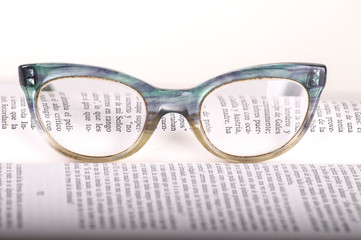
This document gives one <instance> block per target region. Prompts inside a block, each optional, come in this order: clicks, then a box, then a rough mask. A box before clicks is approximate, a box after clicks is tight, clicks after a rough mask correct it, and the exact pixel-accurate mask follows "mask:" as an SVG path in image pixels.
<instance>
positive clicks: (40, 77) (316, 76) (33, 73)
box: [19, 63, 326, 162]
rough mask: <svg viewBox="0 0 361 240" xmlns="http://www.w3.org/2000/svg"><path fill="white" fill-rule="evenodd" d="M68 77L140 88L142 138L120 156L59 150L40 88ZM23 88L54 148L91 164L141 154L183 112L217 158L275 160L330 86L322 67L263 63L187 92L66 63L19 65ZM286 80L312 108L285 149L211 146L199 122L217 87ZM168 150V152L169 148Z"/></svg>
mask: <svg viewBox="0 0 361 240" xmlns="http://www.w3.org/2000/svg"><path fill="white" fill-rule="evenodd" d="M65 77H95V78H101V79H109V80H113V81H117V82H120V83H123V84H125V85H127V86H129V87H131V88H133V89H135V90H136V91H137V92H139V94H140V95H141V96H142V97H143V99H144V101H145V103H146V108H147V116H146V122H145V126H144V128H143V131H142V133H141V134H140V137H139V138H138V140H137V141H136V142H135V143H134V144H133V145H132V146H131V147H130V148H128V149H127V150H125V151H123V152H120V153H118V154H115V155H110V156H104V157H94V156H87V155H81V154H77V153H74V152H71V151H69V150H67V149H66V148H64V147H62V146H60V145H59V144H58V143H57V142H55V140H54V139H53V138H52V137H51V136H49V134H48V133H47V131H46V130H45V128H44V127H43V125H42V124H41V121H40V116H39V113H38V110H37V98H38V95H39V92H40V90H41V88H42V87H43V86H44V85H45V84H47V83H49V82H50V81H53V80H56V79H59V78H65ZM19 78H20V85H21V87H22V89H23V91H24V93H25V95H26V99H27V103H28V107H29V110H30V113H31V116H32V117H33V119H34V120H35V124H36V126H37V128H38V129H39V130H40V132H41V133H42V134H43V135H44V136H45V137H46V139H47V140H48V141H49V142H50V144H51V145H52V146H53V147H54V148H55V149H57V150H58V151H59V152H61V153H63V154H65V155H66V156H68V157H71V158H74V159H77V160H82V161H91V162H106V161H113V160H118V159H121V158H125V157H128V156H130V155H132V154H133V153H135V152H137V151H138V150H139V149H140V148H141V147H142V146H143V145H144V144H145V143H146V142H147V141H148V139H149V138H150V136H151V135H152V133H153V132H154V130H155V129H156V127H157V125H158V122H159V121H160V119H161V118H162V117H163V116H164V115H165V114H167V113H170V112H175V113H179V114H182V115H183V116H184V117H185V118H186V119H187V120H188V122H189V124H190V127H191V128H192V130H193V132H194V134H195V135H196V137H197V138H198V140H199V141H200V142H201V143H202V145H203V146H204V147H205V148H206V149H207V150H208V151H209V152H211V153H213V154H214V155H216V156H218V157H220V158H223V159H227V160H231V161H236V162H257V161H262V160H266V159H270V158H273V157H276V156H278V155H280V154H282V153H284V152H286V151H287V150H289V149H290V148H291V147H292V146H294V145H295V144H296V143H297V142H298V141H299V140H300V139H301V137H302V136H303V135H304V134H305V133H306V131H307V129H308V127H309V125H310V123H311V120H312V117H313V115H314V113H315V110H316V107H317V104H318V101H319V98H320V94H321V92H322V90H323V88H324V86H325V83H326V67H325V66H324V65H321V64H307V63H280V64H268V65H259V66H254V67H249V68H244V69H240V70H237V71H233V72H230V73H226V74H223V75H220V76H218V77H215V78H213V79H211V80H208V81H206V82H204V83H202V84H200V85H199V86H197V87H194V88H191V89H185V90H168V89H160V88H155V87H153V86H151V85H149V84H147V83H145V82H143V81H141V80H139V79H137V78H134V77H132V76H129V75H126V74H124V73H121V72H117V71H113V70H110V69H105V68H99V67H94V66H86V65H78V64H67V63H41V64H28V65H21V66H19ZM262 78H285V79H290V80H294V81H296V82H298V83H300V84H301V85H302V86H303V87H304V88H305V89H306V90H307V93H308V98H309V105H308V111H307V115H306V117H305V120H304V121H303V124H302V126H301V127H300V129H299V130H298V131H297V132H296V134H295V135H294V136H293V138H292V139H291V140H290V141H288V142H287V143H286V144H285V145H283V146H282V147H280V148H278V149H275V150H274V151H272V152H269V153H267V154H262V155H257V156H235V155H230V154H227V153H224V152H222V151H220V150H218V149H217V148H216V147H214V146H213V145H212V143H211V142H210V141H209V140H208V138H207V137H206V134H205V132H204V130H203V128H202V124H201V122H200V108H201V105H202V102H203V100H204V98H205V97H206V96H207V95H208V94H209V93H210V92H212V91H213V90H214V89H216V88H217V87H220V86H222V85H224V84H228V83H231V82H233V81H242V80H252V79H262ZM165 151H166V149H165Z"/></svg>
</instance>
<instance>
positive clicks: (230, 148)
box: [201, 78, 309, 156]
mask: <svg viewBox="0 0 361 240" xmlns="http://www.w3.org/2000/svg"><path fill="white" fill-rule="evenodd" d="M308 103H309V98H308V94H307V91H306V89H305V88H304V87H303V86H302V85H301V84H299V83H297V82H295V81H293V80H288V79H275V78H269V79H267V78H263V79H252V80H242V81H236V82H232V83H229V84H225V85H222V86H220V87H218V88H216V89H215V90H214V91H212V92H211V93H209V94H208V95H207V96H206V97H205V99H204V101H203V103H202V106H201V125H202V127H203V130H204V132H205V134H206V136H207V138H208V140H209V141H210V142H211V143H212V144H213V145H214V147H216V148H217V149H218V150H220V151H222V152H224V153H227V154H230V155H235V156H257V155H262V154H267V153H270V152H273V151H275V150H277V149H278V148H281V147H282V146H284V145H285V144H286V143H287V142H289V141H290V140H291V139H292V138H293V137H294V136H295V134H296V133H297V131H298V130H299V129H300V128H301V126H302V124H303V121H304V120H305V117H306V114H307V110H308Z"/></svg>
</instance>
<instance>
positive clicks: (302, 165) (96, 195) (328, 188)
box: [0, 86, 361, 239]
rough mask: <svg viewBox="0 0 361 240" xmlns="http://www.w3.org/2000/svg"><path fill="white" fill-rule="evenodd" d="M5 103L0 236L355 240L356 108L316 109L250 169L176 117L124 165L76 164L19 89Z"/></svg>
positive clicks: (329, 105) (360, 222)
mask: <svg viewBox="0 0 361 240" xmlns="http://www.w3.org/2000/svg"><path fill="white" fill-rule="evenodd" d="M0 104H1V116H2V122H1V130H0V132H1V134H0V144H1V146H2V149H1V153H2V154H1V164H0V230H1V231H0V238H3V239H8V238H10V237H13V238H34V239H35V238H36V239H38V238H47V239H48V238H51V237H53V238H69V239H74V238H86V239H98V238H100V237H102V238H114V239H129V238H147V239H149V238H151V239H152V238H154V239H155V238H157V239H158V238H167V239H170V238H171V239H174V238H192V239H197V238H204V239H205V238H207V239H219V238H225V239H228V238H235V239H241V238H242V239H252V238H253V239H256V238H267V239H268V238H270V239H272V238H274V239H280V238H284V239H289V238H299V239H305V238H309V239H315V238H326V239H329V238H335V239H339V238H341V237H342V238H346V239H347V238H349V239H353V238H354V239H358V238H359V237H360V235H361V204H360V203H361V159H359V158H358V154H359V151H358V145H359V144H358V142H359V140H361V101H346V100H323V101H321V102H320V104H319V107H318V110H317V113H316V116H315V118H314V121H313V123H312V124H311V127H310V129H309V131H308V133H307V134H306V136H305V137H304V138H303V139H302V140H301V141H300V142H299V143H298V145H296V146H295V147H294V148H293V149H291V150H290V151H289V152H287V153H285V154H284V155H282V156H280V157H277V158H275V159H272V160H269V161H267V162H264V163H257V164H233V163H225V161H223V160H220V159H218V158H216V157H214V156H213V155H211V154H209V153H208V152H207V151H206V150H204V149H203V147H202V146H201V144H200V143H198V141H197V140H196V139H195V137H194V136H192V132H191V130H190V128H189V126H188V125H187V122H186V121H185V119H184V118H183V117H182V116H180V115H177V114H170V115H168V116H166V117H164V118H163V119H162V120H161V121H160V123H159V125H158V129H157V131H156V132H155V133H154V135H153V136H152V137H151V139H150V140H149V142H148V143H147V144H146V145H145V146H144V148H143V149H141V150H140V151H139V152H138V153H136V154H134V155H133V156H131V157H129V158H127V159H124V160H121V161H119V162H115V163H108V164H93V163H76V162H74V161H72V160H70V159H67V158H65V157H64V156H62V155H60V154H58V153H57V152H55V151H54V150H52V149H51V148H50V147H49V146H48V145H47V143H46V142H45V141H44V140H43V139H42V138H41V137H40V135H39V134H38V133H37V132H36V130H35V129H34V124H33V121H32V120H31V118H30V116H29V112H28V110H27V107H26V104H25V99H24V97H23V96H22V93H21V92H20V89H14V88H13V87H9V88H8V89H7V88H6V87H5V86H4V87H3V88H2V92H1V93H0Z"/></svg>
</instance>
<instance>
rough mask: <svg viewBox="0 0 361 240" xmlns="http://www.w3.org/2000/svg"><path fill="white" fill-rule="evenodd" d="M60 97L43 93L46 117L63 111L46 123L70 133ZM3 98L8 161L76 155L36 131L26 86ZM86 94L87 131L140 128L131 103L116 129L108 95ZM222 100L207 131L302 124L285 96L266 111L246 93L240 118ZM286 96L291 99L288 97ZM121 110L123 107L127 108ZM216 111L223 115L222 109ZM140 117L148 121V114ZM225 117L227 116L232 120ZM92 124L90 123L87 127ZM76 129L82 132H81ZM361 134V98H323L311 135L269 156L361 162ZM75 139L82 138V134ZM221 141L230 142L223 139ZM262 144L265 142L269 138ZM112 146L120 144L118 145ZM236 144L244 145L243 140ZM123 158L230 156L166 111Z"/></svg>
mask: <svg viewBox="0 0 361 240" xmlns="http://www.w3.org/2000/svg"><path fill="white" fill-rule="evenodd" d="M92 97H94V96H92ZM58 98H59V99H57V98H56V96H52V97H49V98H48V99H46V98H45V97H44V98H42V99H41V101H42V104H40V105H41V109H40V112H42V113H44V116H45V117H44V118H46V117H47V115H48V114H49V111H55V110H57V111H58V112H57V114H52V115H53V116H54V118H53V119H49V120H46V121H44V122H46V123H47V122H49V125H46V126H45V127H48V128H49V129H50V130H51V131H58V132H60V133H61V134H66V133H67V132H69V131H72V129H73V125H74V124H75V122H74V121H73V122H70V118H69V117H67V116H66V114H69V113H68V111H67V109H68V108H69V104H66V102H65V103H64V96H63V95H59V96H58ZM0 100H1V101H0V104H1V116H2V120H1V129H0V132H1V134H0V145H1V146H2V156H1V157H2V158H3V159H4V161H11V162H14V161H15V162H24V161H25V162H67V161H72V160H71V159H68V158H67V157H65V156H63V155H61V154H59V153H57V152H56V151H55V150H53V149H52V148H51V147H50V146H49V145H48V144H47V142H46V141H44V139H43V138H42V136H41V135H40V134H39V133H38V132H37V131H36V128H35V124H34V121H33V119H32V118H31V117H30V114H29V111H28V108H27V105H26V101H25V97H24V96H23V94H22V93H21V91H20V89H17V88H16V89H14V88H10V90H6V88H3V89H2V92H0ZM80 100H81V101H79V103H80V104H81V107H82V109H83V111H84V112H83V113H84V114H83V116H84V117H83V121H84V126H85V127H84V129H85V130H84V131H87V130H86V129H88V130H89V132H90V133H92V132H96V131H98V130H99V129H100V130H102V131H103V135H104V138H108V137H109V138H110V139H111V136H113V135H114V134H115V133H116V132H117V131H122V132H123V133H124V134H126V133H127V132H128V130H129V132H130V133H131V132H132V131H138V132H139V131H140V128H138V127H137V126H138V125H139V124H138V123H137V121H138V120H137V119H139V118H138V117H137V115H134V119H133V117H132V115H129V114H128V115H129V116H128V115H127V112H126V111H127V110H126V106H125V108H124V109H125V110H124V114H123V115H119V116H118V115H117V116H114V117H113V119H114V121H117V120H118V118H119V117H122V118H124V119H128V120H126V121H128V122H124V121H123V122H121V121H119V122H118V123H119V124H117V125H115V126H116V127H115V128H114V129H111V128H110V127H109V124H107V119H108V117H109V119H111V116H110V115H109V114H107V113H106V112H105V110H106V109H107V106H106V101H104V102H103V105H101V104H100V105H99V108H102V109H103V108H104V109H103V110H104V111H95V112H91V111H90V110H89V109H88V107H89V102H90V101H91V99H87V101H88V102H87V101H85V100H84V98H83V99H80ZM226 100H227V101H229V106H227V105H225V104H224V102H225V101H226ZM47 101H49V102H47ZM126 101H127V100H125V102H126ZM130 101H131V100H129V102H130ZM136 101H137V100H134V102H136ZM222 101H223V102H222ZM222 101H220V103H221V104H220V108H219V110H220V113H221V114H220V116H221V117H214V118H213V119H214V120H212V118H211V117H209V116H208V117H207V118H203V125H204V127H205V129H206V131H207V129H208V128H209V129H210V127H211V126H212V125H213V126H218V125H220V124H224V130H223V132H222V131H221V132H219V131H218V132H215V136H217V135H219V134H229V135H231V134H233V135H236V134H237V133H238V131H240V129H242V131H247V134H248V133H249V137H250V138H251V139H252V136H257V134H258V135H265V134H267V133H270V134H268V136H269V137H271V138H272V135H277V134H279V133H282V134H283V133H286V136H287V134H289V133H291V132H292V131H295V130H297V127H298V126H300V122H301V120H302V119H301V118H299V117H297V114H296V115H293V114H291V113H290V111H289V109H290V107H289V105H281V107H280V104H279V103H280V102H281V100H277V101H278V102H275V101H274V100H272V101H273V102H270V103H271V104H270V105H269V107H268V113H267V112H265V110H262V111H263V112H260V111H261V110H259V104H260V103H262V102H264V99H251V98H250V99H249V100H248V101H247V99H243V100H242V101H240V102H239V105H241V106H244V104H246V105H247V109H248V111H244V114H245V113H247V114H248V120H247V119H242V121H240V118H239V116H238V115H237V114H233V115H231V114H223V113H224V111H225V110H224V109H226V110H227V111H229V112H231V110H233V109H232V108H233V107H232V101H233V102H234V100H232V99H223V100H222ZM282 101H283V102H287V101H286V99H284V100H282ZM244 102H245V103H244ZM288 102H289V101H288ZM116 103H117V102H116V101H115V103H114V104H115V105H116ZM222 104H223V105H222ZM288 104H290V103H288ZM291 104H294V105H293V106H297V107H296V108H295V109H293V111H294V112H297V111H298V112H300V111H302V110H301V109H304V107H301V106H302V104H300V103H299V102H298V103H297V102H295V103H291ZM137 105H138V104H135V106H137ZM87 106H88V107H87ZM114 109H115V110H116V109H117V108H116V106H114ZM119 109H120V108H119ZM222 109H223V110H222ZM257 109H258V110H257ZM261 109H262V108H261ZM265 109H266V108H265ZM277 109H279V110H277ZM287 109H288V110H287ZM94 110H96V109H94ZM243 110H244V109H243ZM119 111H120V112H121V111H122V110H119ZM287 111H288V114H287ZM114 112H116V111H114ZM46 113H48V114H46ZM95 113H97V114H98V115H96V114H95ZM205 113H207V112H206V111H204V112H203V114H205ZM267 114H268V115H267ZM208 115H209V114H208ZM216 115H217V116H218V114H216ZM216 115H215V116H216ZM278 115H280V116H282V118H279V117H278V118H277V117H275V116H278ZM55 116H56V117H55ZM89 116H92V118H94V119H93V120H94V121H87V120H88V119H92V118H90V117H89ZM237 116H238V117H237ZM257 116H265V117H263V119H261V118H260V117H258V120H257ZM267 116H268V118H267ZM287 116H288V117H287ZM97 118H98V119H100V120H99V123H97V122H96V119H97ZM237 119H238V120H237ZM210 120H212V121H210ZM139 121H144V119H143V120H139ZM133 122H134V123H136V124H134V125H131V124H130V123H133ZM224 122H226V124H225V123H224ZM51 124H53V125H51ZM282 124H283V125H282ZM128 125H129V126H130V127H129V128H128V127H127V126H128ZM286 125H287V126H286ZM87 126H88V127H89V128H87ZM98 126H99V127H98ZM132 126H133V127H132ZM237 129H238V130H237ZM108 132H109V134H108ZM129 132H128V133H129ZM76 134H77V136H79V133H76ZM360 134H361V101H355V100H342V99H341V100H321V101H320V103H319V106H318V108H317V111H316V114H315V116H314V119H313V121H312V123H311V126H310V128H309V131H308V133H307V134H306V135H305V137H304V138H303V139H301V141H300V142H299V143H298V144H297V145H296V146H295V147H294V148H292V149H291V150H290V151H288V152H287V153H285V154H283V155H281V156H279V157H277V158H274V159H271V160H269V161H271V162H276V163H277V162H278V163H282V162H286V163H287V162H288V163H358V159H355V156H357V154H358V152H357V151H358V144H357V143H358V141H359V140H360V137H361V135H360ZM262 138H263V137H262ZM70 139H75V140H77V139H78V138H70ZM245 139H247V138H245ZM254 139H255V140H254V141H255V143H257V142H259V140H258V138H254ZM286 139H287V138H286ZM66 142H69V141H65V142H64V144H65V143H66ZM113 142H114V141H113ZM234 142H236V141H234ZM268 142H272V141H268ZM70 143H71V142H70ZM236 143H238V142H236ZM94 144H97V141H95V142H94ZM220 144H224V143H222V142H220ZM70 145H71V144H70ZM258 145H259V146H264V143H263V144H258ZM85 146H87V145H85ZM253 146H255V147H254V151H257V145H256V144H253ZM111 147H117V145H114V146H111ZM231 147H232V146H231ZM233 148H238V145H236V146H234V147H233ZM19 149H21V151H19ZM91 149H94V148H91ZM122 161H123V162H224V160H222V159H219V158H217V157H215V156H214V155H213V154H211V153H209V152H208V151H207V150H205V149H204V147H203V146H202V145H201V144H200V143H199V141H198V140H197V139H196V137H195V136H194V134H193V133H192V130H191V129H190V127H189V124H188V122H187V121H186V119H185V118H184V117H183V116H182V115H179V114H176V113H170V114H167V115H165V116H164V117H163V118H162V119H161V120H160V122H159V124H158V127H157V129H156V131H155V132H154V134H153V135H152V137H151V138H150V140H149V141H148V142H147V143H146V144H145V146H144V147H143V148H142V149H141V150H140V151H139V152H137V153H135V154H134V155H132V156H130V157H128V158H126V159H123V160H122ZM340 161H342V162H340Z"/></svg>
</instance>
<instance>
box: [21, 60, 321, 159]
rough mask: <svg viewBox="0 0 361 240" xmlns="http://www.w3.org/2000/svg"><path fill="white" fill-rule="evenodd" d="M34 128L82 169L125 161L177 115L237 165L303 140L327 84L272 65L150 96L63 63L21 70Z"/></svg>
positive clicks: (148, 89) (134, 85)
mask: <svg viewBox="0 0 361 240" xmlns="http://www.w3.org/2000/svg"><path fill="white" fill-rule="evenodd" d="M19 76H20V84H21V87H22V89H23V90H24V93H25V95H26V98H27V102H28V106H29V109H30V113H31V115H32V117H33V119H34V120H35V123H36V126H37V128H38V129H39V130H40V131H41V132H42V133H43V134H44V135H45V136H46V138H47V139H48V140H49V142H50V143H51V145H52V146H53V147H54V148H55V149H57V150H58V151H59V152H61V153H63V154H65V155H67V156H69V157H71V158H74V159H78V160H83V161H97V162H101V161H112V160H117V159H121V158H125V157H127V156H130V155H131V154H133V153H135V152H136V151H138V150H139V149H140V148H141V147H142V146H143V145H144V144H145V143H146V142H147V140H148V139H149V138H150V136H151V135H152V133H153V131H154V130H155V129H156V127H157V125H158V122H159V121H160V119H161V118H162V117H163V116H164V115H165V114H167V113H170V112H175V113H180V114H182V115H183V116H184V117H185V118H186V119H187V120H188V122H189V124H190V127H191V129H192V131H193V132H194V134H195V135H196V137H197V138H198V140H199V141H200V142H201V143H202V145H203V146H204V147H205V148H206V149H207V150H208V151H210V152H211V153H213V154H215V155H216V156H218V157H220V158H223V159H228V160H232V161H237V162H250V161H251V162H254V161H261V160H266V159H269V158H272V157H275V156H278V155H280V154H282V153H284V152H285V151H286V150H288V149H290V148H291V147H292V146H294V145H295V144H296V143H297V142H298V141H299V140H300V138H301V137H302V136H303V135H304V134H305V133H306V131H307V129H308V127H309V125H310V122H311V120H312V117H313V115H314V112H315V109H316V107H317V104H318V101H319V97H320V94H321V92H322V90H323V88H324V86H325V83H326V67H325V66H324V65H319V64H299V63H285V64H269V65H261V66H255V67H250V68H244V69H241V70H238V71H234V72H230V73H227V74H224V75H221V76H218V77H216V78H213V79H211V80H209V81H207V82H205V83H202V84H200V85H199V86H197V87H195V88H192V89H186V90H166V89H159V88H155V87H153V86H151V85H149V84H147V83H145V82H143V81H141V80H139V79H136V78H134V77H131V76H128V75H126V74H124V73H120V72H116V71H113V70H109V69H104V68H99V67H92V66H85V65H76V64H61V63H59V64H58V63H46V64H29V65H22V66H20V67H19Z"/></svg>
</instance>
